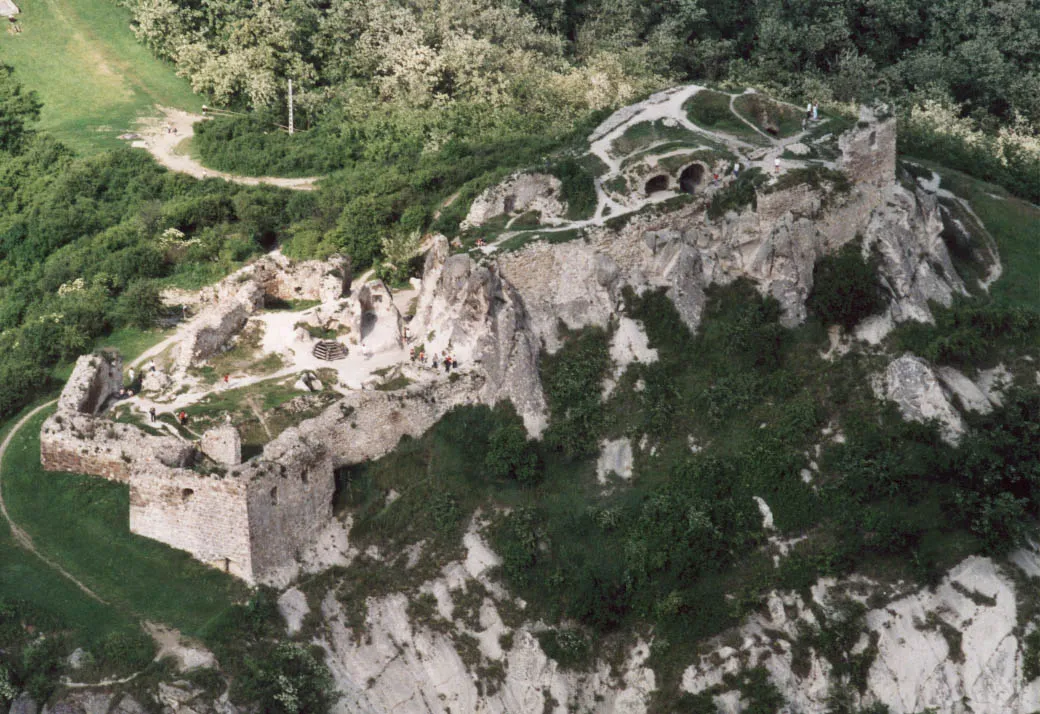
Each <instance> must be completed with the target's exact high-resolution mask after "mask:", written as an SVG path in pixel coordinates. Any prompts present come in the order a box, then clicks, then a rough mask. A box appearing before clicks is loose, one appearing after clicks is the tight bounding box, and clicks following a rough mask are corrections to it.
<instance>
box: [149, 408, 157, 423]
mask: <svg viewBox="0 0 1040 714" xmlns="http://www.w3.org/2000/svg"><path fill="white" fill-rule="evenodd" d="M148 419H149V421H155V407H149V409H148Z"/></svg>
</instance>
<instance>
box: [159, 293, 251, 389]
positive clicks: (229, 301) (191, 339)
mask: <svg viewBox="0 0 1040 714" xmlns="http://www.w3.org/2000/svg"><path fill="white" fill-rule="evenodd" d="M263 304H264V292H263V289H262V288H261V287H260V285H259V284H258V283H257V282H256V281H254V280H253V279H251V278H248V277H247V278H245V279H242V280H241V282H240V283H239V285H238V288H237V289H236V290H235V291H234V292H233V293H232V294H231V295H229V296H228V297H226V298H223V299H218V301H217V302H216V303H215V304H213V305H211V306H209V307H207V308H206V309H205V310H203V311H202V313H201V314H200V315H199V316H198V317H197V318H195V320H194V322H193V323H192V324H191V327H190V328H189V329H188V331H187V332H186V334H185V336H184V339H183V340H182V341H181V343H180V347H179V348H178V351H177V356H176V358H175V361H174V364H175V367H176V368H178V369H187V368H188V367H190V366H191V365H192V364H195V363H197V362H201V361H202V360H205V359H206V358H207V357H210V356H212V355H214V354H216V353H217V352H219V351H220V349H221V348H222V347H223V346H224V345H225V344H227V341H228V340H229V339H231V337H232V336H233V335H234V334H236V333H237V332H238V331H239V330H241V329H242V327H243V326H244V325H245V324H246V321H247V320H248V319H249V316H250V315H252V314H253V313H254V312H255V311H256V310H258V309H259V308H261V307H263Z"/></svg>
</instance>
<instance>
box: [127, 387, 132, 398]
mask: <svg viewBox="0 0 1040 714" xmlns="http://www.w3.org/2000/svg"><path fill="white" fill-rule="evenodd" d="M132 396H134V390H132V389H128V390H126V398H127V399H129V398H130V397H132Z"/></svg>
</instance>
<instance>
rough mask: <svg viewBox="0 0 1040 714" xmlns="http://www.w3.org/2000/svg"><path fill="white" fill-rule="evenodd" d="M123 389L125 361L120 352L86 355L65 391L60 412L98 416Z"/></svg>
mask: <svg viewBox="0 0 1040 714" xmlns="http://www.w3.org/2000/svg"><path fill="white" fill-rule="evenodd" d="M122 386H123V358H122V357H120V356H119V353H118V352H111V351H106V352H96V353H94V354H89V355H82V356H81V357H80V358H79V359H77V360H76V366H75V367H73V369H72V375H71V376H69V380H68V381H67V382H66V383H65V387H64V388H63V389H62V390H61V397H60V398H59V399H58V409H61V410H64V411H70V412H81V413H83V414H97V413H98V412H99V411H101V409H102V408H103V407H104V406H105V402H106V401H108V398H109V397H110V396H112V395H113V394H115V393H117V392H118V391H119V389H120V388H121V387H122Z"/></svg>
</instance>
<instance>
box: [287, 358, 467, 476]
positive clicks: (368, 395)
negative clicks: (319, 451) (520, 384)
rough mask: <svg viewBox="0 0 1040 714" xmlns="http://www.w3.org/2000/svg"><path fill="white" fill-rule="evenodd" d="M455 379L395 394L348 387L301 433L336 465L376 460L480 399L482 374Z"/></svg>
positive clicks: (303, 428) (419, 386) (302, 429)
mask: <svg viewBox="0 0 1040 714" xmlns="http://www.w3.org/2000/svg"><path fill="white" fill-rule="evenodd" d="M457 374H458V375H459V379H458V380H456V381H455V382H437V383H434V384H427V385H414V386H412V387H409V388H407V389H404V390H399V391H395V392H380V391H369V390H366V391H352V392H350V393H349V394H347V395H346V396H345V397H343V399H341V400H339V401H338V402H336V403H335V404H333V405H331V406H329V407H328V408H327V409H326V410H325V411H323V412H322V413H321V414H319V415H318V416H316V417H314V418H313V419H308V420H306V421H304V422H303V423H301V424H300V425H299V427H298V428H299V431H300V432H301V433H304V434H307V436H308V437H310V438H312V439H314V440H316V441H319V442H320V443H322V444H324V445H325V446H326V447H327V448H328V450H329V453H330V455H331V456H332V460H333V463H334V465H335V466H337V467H339V466H346V465H349V464H356V463H360V462H362V461H366V460H370V459H378V458H379V457H380V456H384V455H385V454H387V453H389V452H390V451H392V450H393V449H394V447H395V446H397V442H399V441H400V440H401V437H402V436H404V435H406V434H407V435H408V436H412V437H416V438H417V437H420V436H422V435H423V434H424V433H425V432H426V430H427V429H429V428H430V427H431V426H433V425H434V424H435V423H436V422H437V420H438V419H440V418H441V417H442V416H443V415H444V414H445V413H447V412H448V411H449V410H450V409H452V408H453V407H455V406H458V405H460V404H473V403H477V402H479V401H480V398H479V395H480V394H481V392H482V390H483V387H484V379H483V377H481V376H478V375H475V374H472V373H466V372H460V373H457Z"/></svg>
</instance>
